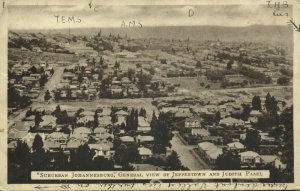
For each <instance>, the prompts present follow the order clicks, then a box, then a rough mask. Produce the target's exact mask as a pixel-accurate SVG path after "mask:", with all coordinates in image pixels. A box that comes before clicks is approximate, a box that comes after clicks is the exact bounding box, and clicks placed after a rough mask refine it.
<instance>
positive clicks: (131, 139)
mask: <svg viewBox="0 0 300 191" xmlns="http://www.w3.org/2000/svg"><path fill="white" fill-rule="evenodd" d="M39 110H41V111H42V112H44V115H42V117H41V118H42V120H41V122H40V123H39V124H38V125H35V115H30V116H28V117H26V118H24V119H23V120H22V121H17V122H15V123H14V124H13V125H12V126H11V127H10V129H9V133H8V149H9V150H14V149H15V148H16V146H17V141H24V142H25V143H27V145H28V146H29V148H30V149H31V148H32V144H33V141H34V138H35V136H36V135H37V134H38V135H40V136H41V137H42V140H43V143H44V149H45V150H47V151H49V152H50V153H56V152H59V151H60V150H63V152H64V153H65V154H67V155H69V154H70V153H71V151H72V150H76V149H77V148H78V147H79V146H80V145H83V144H85V143H87V144H88V146H89V148H90V149H92V150H94V151H95V156H94V157H97V156H103V157H105V158H107V159H112V158H113V156H114V154H115V149H116V148H114V140H116V139H118V140H119V141H121V144H124V145H130V144H137V145H138V146H139V147H138V152H139V155H140V157H141V159H142V161H145V160H146V159H148V158H149V157H151V156H152V155H153V153H152V147H153V144H154V137H153V136H152V135H151V133H150V131H151V128H150V124H149V122H148V119H147V118H145V117H143V116H139V117H138V127H137V131H136V133H134V134H132V133H128V132H125V130H124V126H123V124H124V125H125V124H126V117H127V116H128V115H129V114H128V112H127V111H125V110H122V109H121V108H120V110H119V111H117V112H116V113H115V114H114V115H115V116H116V121H114V122H113V121H112V117H111V108H106V107H105V108H101V112H98V113H97V117H98V121H99V123H98V125H97V127H93V125H92V124H93V122H94V119H95V111H81V112H79V113H78V114H77V115H78V116H77V117H75V115H76V114H75V113H76V112H74V111H69V112H68V115H69V117H70V116H74V118H75V123H74V124H73V125H72V124H58V123H57V117H55V116H54V115H53V111H45V110H42V108H40V109H39ZM72 126H74V127H73V128H72ZM66 129H68V131H66Z"/></svg>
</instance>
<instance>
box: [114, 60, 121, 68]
mask: <svg viewBox="0 0 300 191" xmlns="http://www.w3.org/2000/svg"><path fill="white" fill-rule="evenodd" d="M114 67H115V68H116V69H120V63H119V62H118V61H116V62H115V66H114Z"/></svg>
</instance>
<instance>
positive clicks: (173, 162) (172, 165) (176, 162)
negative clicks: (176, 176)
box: [166, 151, 183, 170]
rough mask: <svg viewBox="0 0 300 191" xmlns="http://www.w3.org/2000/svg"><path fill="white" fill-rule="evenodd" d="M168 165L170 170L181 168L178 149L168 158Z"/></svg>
mask: <svg viewBox="0 0 300 191" xmlns="http://www.w3.org/2000/svg"><path fill="white" fill-rule="evenodd" d="M166 166H167V169H168V170H181V169H182V167H183V166H182V164H181V161H180V159H179V156H178V154H177V152H176V151H172V153H171V154H170V155H169V156H168V157H167V159H166Z"/></svg>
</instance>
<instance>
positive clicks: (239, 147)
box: [227, 142, 246, 152]
mask: <svg viewBox="0 0 300 191" xmlns="http://www.w3.org/2000/svg"><path fill="white" fill-rule="evenodd" d="M227 147H228V149H229V150H231V151H236V152H243V151H245V149H246V147H245V146H244V145H243V144H242V143H240V142H232V143H228V144H227Z"/></svg>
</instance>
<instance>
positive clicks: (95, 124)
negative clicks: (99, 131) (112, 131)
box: [93, 111, 99, 128]
mask: <svg viewBox="0 0 300 191" xmlns="http://www.w3.org/2000/svg"><path fill="white" fill-rule="evenodd" d="M98 126H99V120H98V112H97V111H95V114H94V124H93V127H94V128H96V127H98Z"/></svg>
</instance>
